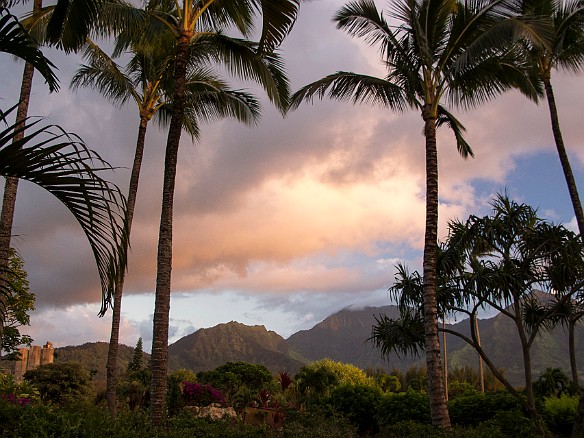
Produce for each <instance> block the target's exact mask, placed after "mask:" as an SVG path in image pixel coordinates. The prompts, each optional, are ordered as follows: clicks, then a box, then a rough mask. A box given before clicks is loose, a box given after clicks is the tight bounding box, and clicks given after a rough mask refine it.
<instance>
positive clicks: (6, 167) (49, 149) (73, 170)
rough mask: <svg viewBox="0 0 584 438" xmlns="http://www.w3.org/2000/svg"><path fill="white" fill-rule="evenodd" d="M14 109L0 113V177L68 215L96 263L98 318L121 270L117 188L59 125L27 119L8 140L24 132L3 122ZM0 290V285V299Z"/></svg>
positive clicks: (122, 234) (122, 232) (123, 243)
mask: <svg viewBox="0 0 584 438" xmlns="http://www.w3.org/2000/svg"><path fill="white" fill-rule="evenodd" d="M15 108H16V106H15V107H12V108H10V109H9V110H7V111H6V112H4V113H2V112H1V111H0V123H3V124H5V128H4V129H3V130H1V131H0V175H1V176H4V177H14V178H19V179H25V180H28V181H31V182H33V183H35V184H37V185H39V186H40V187H42V188H44V189H45V190H47V191H48V192H49V193H51V194H52V195H54V196H55V197H57V199H59V200H60V201H61V202H62V203H63V204H64V205H65V207H67V208H68V209H69V211H71V213H72V214H73V216H74V217H75V219H76V220H77V222H78V223H79V225H80V226H81V228H82V230H83V232H84V233H85V236H86V237H87V239H88V241H89V244H90V246H91V250H92V252H93V255H94V258H95V261H96V263H97V269H98V273H99V277H100V281H101V288H102V308H101V311H100V314H103V313H104V312H105V311H106V309H107V307H108V306H109V305H110V301H111V296H112V294H114V288H115V282H116V279H117V277H118V276H119V275H120V273H121V272H122V271H123V270H124V269H125V263H126V247H127V234H126V229H125V225H124V215H125V212H124V210H125V198H124V197H123V195H122V194H121V192H120V190H119V189H118V187H117V186H115V185H114V184H111V183H109V182H108V181H106V180H104V179H103V178H102V177H101V176H100V174H102V173H103V171H104V170H111V169H112V168H111V166H110V165H109V164H108V163H107V162H105V161H104V160H103V159H102V158H101V157H100V156H99V155H97V154H96V153H95V152H93V151H92V150H90V149H89V148H87V146H86V145H85V144H84V143H83V142H81V141H80V140H79V139H78V138H77V137H76V136H75V135H74V134H69V133H67V132H65V131H63V130H62V129H61V128H60V127H59V126H56V125H48V126H42V125H41V124H40V123H41V121H42V119H36V120H34V121H31V120H30V119H27V120H25V122H26V123H28V125H27V127H26V129H27V131H26V133H25V135H24V136H23V137H22V138H21V139H20V140H17V141H13V139H14V137H16V136H18V135H20V133H21V132H22V131H24V129H25V128H24V126H23V125H22V124H21V123H19V122H16V123H13V124H10V123H8V122H7V116H9V115H10V114H11V113H12V112H14V111H15ZM0 278H2V277H1V276H0ZM5 291H6V287H5V284H4V283H3V282H1V281H0V295H3V294H4V293H5ZM0 317H2V315H0Z"/></svg>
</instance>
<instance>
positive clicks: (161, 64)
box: [71, 39, 259, 416]
mask: <svg viewBox="0 0 584 438" xmlns="http://www.w3.org/2000/svg"><path fill="white" fill-rule="evenodd" d="M168 52H169V50H165V49H164V48H163V47H161V46H160V45H159V46H157V47H156V48H155V49H154V48H151V49H150V51H149V52H136V53H134V56H133V57H132V58H131V59H130V61H129V63H128V64H127V67H126V69H125V72H123V71H122V69H121V68H120V67H119V66H118V65H117V64H116V63H115V62H114V61H113V60H112V59H111V58H110V57H109V56H107V54H105V53H104V52H103V51H102V50H101V49H100V48H99V47H98V46H97V45H96V44H95V43H93V42H92V41H91V40H89V39H88V41H87V44H86V48H85V52H84V55H85V58H86V59H87V61H88V64H87V65H83V66H82V67H81V68H80V69H79V70H78V71H77V73H76V74H75V76H74V77H73V79H72V81H71V86H72V88H78V87H91V88H94V89H96V90H99V91H100V92H101V93H102V94H104V95H105V96H106V97H107V98H108V99H109V100H111V101H113V102H114V103H116V104H119V105H123V104H124V103H125V102H126V101H127V100H129V99H132V100H134V102H135V103H136V105H137V107H138V111H139V115H140V123H139V127H138V138H137V141H136V151H135V154H134V163H133V166H132V172H131V176H130V184H129V187H128V206H127V210H126V211H127V213H126V222H127V227H128V236H129V235H130V231H131V228H132V220H133V216H134V207H135V204H136V195H137V193H138V182H139V178H140V168H141V164H142V157H143V155H144V144H145V139H146V130H147V127H148V122H149V121H150V119H151V118H152V117H153V116H158V115H161V117H159V120H160V122H161V124H164V123H165V122H167V120H168V117H166V118H165V117H164V115H165V110H166V112H168V111H169V110H168V108H169V107H171V106H172V105H171V104H172V102H171V101H170V100H169V96H168V90H167V89H168V88H169V82H170V75H171V71H170V68H171V66H172V56H169V55H168ZM195 67H198V66H195ZM186 90H187V102H188V103H187V109H188V110H187V111H186V112H185V118H184V120H183V126H184V128H185V129H186V130H187V131H188V132H189V133H190V134H191V136H192V137H193V139H198V137H199V129H198V128H199V121H200V120H201V121H211V120H213V119H216V118H219V117H227V116H232V117H235V118H237V119H239V120H240V121H242V122H245V123H254V122H256V121H257V119H258V117H259V103H258V102H257V100H256V99H255V98H254V97H253V96H251V95H250V94H248V93H245V92H240V91H233V90H230V89H229V88H228V87H227V84H226V83H225V82H223V81H222V80H221V79H220V78H219V77H218V76H217V75H215V74H214V73H213V72H212V71H210V70H202V69H200V68H196V69H193V68H191V69H189V71H188V73H187V81H186ZM123 283H124V277H123V276H122V277H120V278H119V279H118V284H117V287H116V295H115V297H114V304H113V309H112V329H111V337H110V343H109V349H108V360H107V402H108V410H109V412H110V415H111V416H115V414H116V383H117V357H118V341H119V332H120V317H121V306H122V295H123Z"/></svg>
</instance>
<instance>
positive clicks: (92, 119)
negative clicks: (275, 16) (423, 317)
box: [0, 0, 584, 351]
mask: <svg viewBox="0 0 584 438" xmlns="http://www.w3.org/2000/svg"><path fill="white" fill-rule="evenodd" d="M344 3H345V0H314V1H312V2H307V3H303V4H302V7H301V11H300V15H299V18H298V21H297V23H296V26H295V27H294V29H293V31H292V33H291V34H290V36H289V37H288V39H287V40H286V41H285V43H284V44H283V46H282V48H281V52H282V55H283V57H284V59H285V62H286V68H287V72H288V76H289V78H290V82H291V88H292V90H293V91H295V90H297V89H299V88H300V87H301V86H303V85H305V84H307V83H310V82H312V81H315V80H317V79H320V78H321V77H323V76H326V75H328V74H330V73H333V72H336V71H340V70H343V71H353V72H357V73H364V74H370V75H378V76H381V75H383V73H384V68H383V65H382V64H381V62H380V60H379V57H378V53H377V51H376V49H375V48H372V47H369V46H367V45H366V44H365V43H364V42H363V41H361V40H359V39H353V38H351V37H349V36H348V35H346V34H345V33H343V32H342V31H339V30H337V29H336V28H335V25H334V23H333V22H332V21H331V18H332V16H333V14H334V12H335V11H336V10H338V9H339V8H340V7H341V6H342V5H343V4H344ZM376 3H377V5H378V7H379V8H380V9H381V8H385V7H386V3H385V2H381V1H376ZM46 54H47V56H48V57H49V59H51V60H52V61H53V63H55V64H56V66H57V67H58V69H59V70H58V77H59V79H60V83H61V90H60V91H59V92H58V93H53V94H49V93H48V91H47V87H46V84H44V82H43V80H42V78H41V77H40V75H38V74H37V75H36V76H35V82H34V88H33V94H32V97H31V104H30V109H29V114H30V115H42V116H45V117H46V121H47V123H56V124H59V125H61V126H62V127H63V128H65V129H66V130H67V131H69V132H74V133H76V134H78V135H79V136H80V137H81V138H82V139H83V140H84V141H85V142H86V144H87V145H88V146H90V147H91V148H92V149H94V150H95V151H97V152H98V153H99V154H100V155H101V156H102V157H103V158H105V159H106V160H107V161H109V162H110V163H111V164H112V165H113V166H115V167H116V170H115V171H114V172H111V173H110V174H108V175H107V178H108V179H111V180H112V181H114V182H116V183H117V184H119V185H120V187H122V188H124V190H126V189H125V188H126V187H127V184H128V179H129V174H130V171H129V168H130V166H131V164H132V159H133V153H134V145H135V141H136V134H137V129H138V122H139V120H138V113H137V110H136V108H135V107H134V106H133V105H132V104H131V102H130V103H128V104H127V105H125V106H123V107H122V108H119V107H115V106H112V105H111V103H109V102H108V101H106V100H105V99H104V98H103V97H102V96H100V95H99V94H98V93H96V92H94V91H91V90H78V91H71V90H70V89H69V87H68V84H69V82H70V80H71V77H72V75H73V74H74V72H75V70H76V69H77V68H78V66H79V64H80V62H81V58H80V57H79V56H78V55H74V54H73V55H67V56H65V55H63V54H62V53H59V52H57V51H55V50H47V51H46ZM22 68H23V64H22V63H19V62H17V61H16V60H14V59H13V58H12V57H11V56H9V55H6V54H0V78H2V79H1V81H0V104H1V107H0V108H3V109H5V108H7V107H8V106H11V105H12V104H14V103H15V102H16V101H17V96H18V90H19V87H20V78H21V74H22ZM552 83H553V85H554V90H555V93H556V102H557V104H558V107H559V116H560V123H561V126H562V131H563V134H564V140H565V143H566V145H567V148H568V152H569V155H570V159H571V162H572V166H573V170H574V172H575V177H576V181H577V183H578V184H579V187H580V188H581V189H582V181H584V147H583V146H584V144H583V143H584V135H583V134H584V123H583V122H584V112H583V111H582V108H581V105H582V104H581V102H582V101H584V83H583V81H582V77H578V76H573V75H568V74H564V73H561V72H558V73H555V74H554V76H552ZM238 86H242V87H246V89H248V90H251V91H253V92H256V94H257V95H258V96H259V97H261V98H262V102H263V110H262V114H263V115H262V120H261V122H260V123H259V124H258V126H256V127H248V126H244V125H241V124H238V123H236V122H234V121H231V120H225V121H221V122H216V123H213V124H210V125H205V126H204V127H203V129H202V135H201V139H200V141H199V142H197V143H193V142H192V141H191V139H190V138H189V137H188V136H186V135H183V137H182V140H181V146H180V153H179V165H178V174H177V186H176V192H175V213H174V214H175V216H174V247H173V248H174V255H173V272H172V299H171V310H170V318H171V323H170V330H169V342H170V343H172V342H175V341H176V340H178V339H179V338H180V337H182V336H185V335H187V334H190V333H192V332H194V331H195V330H197V329H199V328H205V327H212V326H215V325H217V324H220V323H225V322H229V321H233V320H235V321H239V322H241V323H245V324H249V325H256V324H257V325H264V326H265V327H266V328H267V329H268V330H273V331H275V332H277V333H278V334H280V335H282V336H283V337H285V338H286V337H288V336H290V335H291V334H293V333H295V332H297V331H299V330H306V329H309V328H311V327H313V326H314V325H315V324H317V323H318V322H320V321H322V320H323V319H324V318H326V317H327V316H329V315H331V314H333V313H335V312H336V311H339V310H341V309H343V308H346V307H354V308H361V307H364V306H368V305H372V306H382V305H387V304H389V300H388V296H387V289H388V288H389V287H390V286H391V284H392V281H393V278H394V273H395V268H394V266H395V264H396V263H397V262H404V263H407V264H408V265H410V266H411V267H412V268H417V269H419V268H420V266H421V258H422V248H423V236H424V194H425V175H424V166H425V164H424V138H423V136H422V126H423V125H422V119H421V116H420V115H419V114H418V113H416V112H405V113H403V114H395V113H392V112H390V111H389V110H387V109H383V108H380V107H374V106H366V105H356V106H354V105H352V104H350V103H341V102H337V101H330V100H328V99H325V100H322V101H319V100H316V101H315V102H314V103H313V104H302V105H301V106H300V107H299V108H298V110H296V111H295V112H293V113H290V114H288V115H287V116H286V117H285V118H283V117H282V116H281V114H280V113H279V112H278V111H277V110H276V109H274V108H273V107H271V106H270V104H269V102H268V101H267V99H265V97H264V96H263V95H262V94H261V92H260V91H259V90H256V89H255V88H254V86H253V85H251V84H238ZM453 111H454V112H455V114H456V115H457V117H458V118H459V119H460V120H461V121H462V123H463V124H464V125H465V126H466V128H467V140H468V142H469V143H470V145H471V146H472V148H473V150H474V152H475V158H474V159H469V160H464V159H462V158H461V157H460V156H459V155H458V153H457V151H456V147H455V143H454V140H453V136H452V134H451V133H450V132H448V131H447V130H446V129H443V130H441V131H440V132H439V134H438V150H439V181H440V207H439V214H440V219H439V221H440V225H439V233H440V236H442V237H443V236H444V235H445V233H446V223H447V222H448V220H451V219H455V218H457V219H465V218H466V217H468V215H470V214H477V215H484V214H487V213H488V211H489V202H490V200H491V199H492V198H493V196H494V194H496V193H500V192H503V191H506V192H507V193H508V194H509V195H510V196H511V197H512V198H513V199H515V200H516V201H518V202H526V203H528V204H530V205H532V206H533V207H535V208H537V209H538V212H539V214H540V216H541V217H542V218H544V219H548V220H550V221H553V222H555V223H564V224H566V225H567V226H569V227H571V228H572V229H574V230H575V220H574V214H573V210H572V208H571V204H570V201H569V196H568V192H567V188H566V184H565V180H564V179H563V174H562V172H561V167H560V163H559V160H558V157H557V153H556V151H555V146H554V143H553V138H552V134H551V127H550V122H549V113H548V110H547V104H546V102H545V101H543V102H540V104H539V105H536V104H534V103H533V102H531V101H528V100H527V99H526V98H524V97H523V96H521V95H520V94H519V93H516V92H510V93H507V94H505V95H503V96H501V97H500V98H498V99H497V100H496V101H494V102H492V103H489V104H485V105H481V106H480V107H478V108H474V109H471V110H467V111H463V110H462V109H456V108H454V109H453ZM165 142H166V137H165V132H164V131H162V130H160V129H159V128H158V127H157V126H156V125H155V124H154V123H151V124H150V127H149V131H148V134H147V139H146V151H145V161H144V164H143V168H142V176H141V180H140V188H139V193H138V199H137V205H136V213H135V216H134V223H133V227H132V239H131V245H132V248H131V254H130V256H129V266H128V275H127V278H126V284H125V290H124V299H123V305H122V327H121V333H120V342H121V343H123V344H126V345H130V346H133V345H135V344H136V342H137V340H138V338H139V337H142V339H143V341H144V350H145V351H149V349H150V345H151V339H152V315H153V311H154V289H155V280H156V278H155V271H156V248H157V239H158V224H159V218H160V208H161V193H162V172H163V160H164V146H165ZM16 210H17V211H16V216H15V228H14V230H13V233H14V238H13V246H15V247H16V248H17V249H18V251H19V252H20V254H21V255H22V257H23V259H24V260H25V268H26V270H27V271H28V275H29V281H30V289H31V291H32V292H34V293H35V294H36V310H35V311H34V312H33V313H32V314H31V325H30V327H27V328H26V330H23V331H26V333H27V334H30V335H31V336H32V337H33V339H34V340H35V344H38V345H40V344H44V343H45V342H47V341H51V342H52V343H53V344H54V345H55V346H56V347H60V346H66V345H80V344H83V343H85V342H95V341H108V340H109V332H110V326H111V312H108V313H107V314H106V316H105V317H103V318H98V316H97V313H98V311H99V309H100V302H101V298H100V293H101V292H100V285H99V280H98V276H97V270H96V267H95V263H94V260H93V258H92V255H91V252H90V249H89V245H88V244H87V242H86V240H85V237H84V235H83V234H82V232H81V229H80V227H79V226H78V225H77V224H76V222H75V221H74V219H73V217H72V215H71V214H70V213H69V212H68V211H67V210H66V209H64V207H63V206H61V205H60V204H59V203H58V202H57V201H56V200H55V199H53V198H52V197H51V195H49V194H48V193H46V192H44V191H42V190H41V189H39V188H37V187H35V186H34V185H32V184H29V183H26V182H24V183H21V184H20V186H19V193H18V198H17V206H16Z"/></svg>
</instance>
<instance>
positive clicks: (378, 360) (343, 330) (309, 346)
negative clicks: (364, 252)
mask: <svg viewBox="0 0 584 438" xmlns="http://www.w3.org/2000/svg"><path fill="white" fill-rule="evenodd" d="M380 314H386V315H388V316H389V317H390V318H397V317H399V311H398V309H397V307H396V306H384V307H365V308H364V309H351V308H348V309H343V310H341V311H340V312H337V313H335V314H334V315H331V316H329V317H328V318H326V319H325V320H323V321H322V322H320V323H318V324H316V325H315V326H314V327H313V328H311V329H309V330H302V331H300V332H298V333H295V334H293V335H292V336H290V337H289V338H288V339H287V341H288V343H289V344H290V346H291V347H292V348H293V349H294V350H296V351H298V352H299V353H300V354H302V355H303V356H305V357H306V358H308V359H310V360H311V361H314V360H319V359H323V358H325V357H328V358H330V359H333V360H336V361H340V362H346V363H351V364H354V365H356V366H358V367H360V368H362V369H366V368H385V369H388V370H389V369H391V368H394V367H395V368H399V369H407V368H409V367H410V366H412V365H413V364H415V365H418V366H425V365H424V363H422V362H420V358H399V357H398V356H397V355H395V354H392V355H391V356H390V357H389V358H388V359H387V360H385V359H382V357H381V355H380V353H379V350H378V349H376V348H375V347H374V346H373V344H371V343H370V342H367V339H368V338H369V337H370V336H371V328H372V327H373V325H374V324H375V317H376V316H379V315H380Z"/></svg>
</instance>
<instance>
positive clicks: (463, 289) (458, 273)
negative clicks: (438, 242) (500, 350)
mask: <svg viewBox="0 0 584 438" xmlns="http://www.w3.org/2000/svg"><path fill="white" fill-rule="evenodd" d="M492 206H493V211H492V215H490V216H485V217H476V216H471V217H470V218H469V219H468V220H467V221H465V222H460V221H452V222H450V224H449V229H450V233H449V236H448V239H447V241H446V242H445V244H444V245H443V246H442V247H441V251H440V257H439V262H438V284H439V293H438V298H439V301H438V306H439V311H440V312H450V313H462V314H464V315H466V316H467V317H468V321H469V332H470V336H466V335H464V334H462V333H459V332H456V331H454V330H453V329H451V328H442V329H440V330H441V331H444V332H446V333H449V334H452V335H454V336H457V337H459V338H461V339H462V340H464V341H465V342H467V343H468V344H469V345H470V346H471V347H473V348H474V349H475V350H476V351H477V352H478V353H479V354H480V356H481V358H482V359H483V360H484V362H485V363H486V364H487V366H488V367H489V369H490V371H491V372H492V373H493V375H494V376H495V377H496V378H497V379H498V380H499V381H501V382H502V383H503V384H504V385H505V387H506V388H507V389H508V391H509V392H510V393H511V394H513V395H514V396H515V397H517V398H518V399H519V400H520V401H521V402H522V404H523V407H524V409H525V410H526V412H528V413H529V415H530V416H531V417H532V418H533V419H534V420H535V421H536V423H537V425H538V427H539V428H540V431H543V424H542V421H541V417H540V416H539V414H538V412H537V409H536V405H535V398H534V392H533V378H532V371H531V346H532V344H533V342H534V340H535V338H536V337H537V335H538V333H541V331H542V330H547V329H548V328H550V327H552V326H553V320H554V317H555V315H556V314H557V313H558V312H559V311H560V310H561V308H562V305H563V303H565V302H567V301H570V300H571V299H572V297H573V296H575V295H577V294H579V293H580V289H581V287H582V285H583V284H584V283H583V282H582V279H583V278H584V265H583V258H582V245H581V241H580V240H579V238H578V237H577V236H576V235H575V234H574V233H572V232H570V231H568V230H567V229H565V228H564V227H563V226H561V225H551V224H549V223H547V222H546V221H543V220H541V219H539V218H538V217H537V215H536V212H535V210H534V209H533V208H531V207H529V206H528V205H525V204H517V203H515V202H513V201H511V200H509V199H508V198H507V197H505V196H503V195H498V196H497V198H496V199H495V200H494V201H493V203H492ZM535 288H543V289H544V290H546V291H547V292H549V293H550V294H554V295H555V299H554V300H550V301H549V302H542V301H540V300H538V298H537V296H536V295H535V294H534V289H535ZM391 291H392V293H393V294H394V296H395V297H396V298H397V299H398V300H399V306H400V313H401V314H402V316H403V315H405V316H406V317H407V319H408V324H407V325H408V326H409V327H410V328H411V331H410V332H409V335H410V338H409V339H411V342H412V345H411V346H410V347H409V348H410V349H411V350H412V351H414V352H416V351H418V350H419V349H420V348H421V345H422V344H423V339H422V338H421V336H420V335H419V333H420V330H419V327H420V325H421V324H423V321H422V318H423V312H422V309H421V308H420V305H419V303H420V297H421V295H422V293H423V291H422V284H421V281H420V276H419V274H417V273H413V274H410V273H409V272H408V271H407V269H406V268H405V267H403V266H402V267H400V268H399V269H398V274H397V276H396V283H395V285H394V286H393V287H392V288H391ZM480 308H491V309H494V310H496V311H498V312H500V314H502V315H503V316H505V317H507V318H509V319H510V320H511V321H513V324H514V325H515V328H516V330H517V335H518V337H519V340H520V343H521V349H522V356H523V368H524V374H525V390H526V395H527V398H525V397H524V396H523V394H521V393H519V392H518V391H517V389H516V388H514V387H513V385H511V384H510V383H509V381H508V380H507V379H506V378H505V376H504V375H503V374H502V373H501V372H500V370H499V369H497V368H496V366H495V364H494V363H493V362H492V360H491V359H490V358H489V357H488V355H487V354H486V353H485V351H484V349H483V347H482V346H481V345H480V342H478V336H477V331H476V330H477V328H476V323H475V322H476V318H477V311H478V309H480ZM403 329H404V324H403V321H401V322H400V321H397V322H396V321H393V320H391V319H389V318H387V317H385V316H383V315H382V316H381V317H380V318H379V320H378V324H377V325H376V326H375V327H374V328H373V332H372V337H371V339H372V340H373V341H374V343H375V344H376V345H378V346H380V347H381V348H382V352H387V351H390V350H392V349H398V350H399V351H402V352H403V351H404V346H403V344H402V343H401V342H397V343H395V344H394V343H393V342H394V339H395V334H394V335H393V336H386V333H392V332H394V331H396V330H397V331H398V332H401V331H402V330H403ZM416 333H418V335H416ZM384 354H385V353H384Z"/></svg>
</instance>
